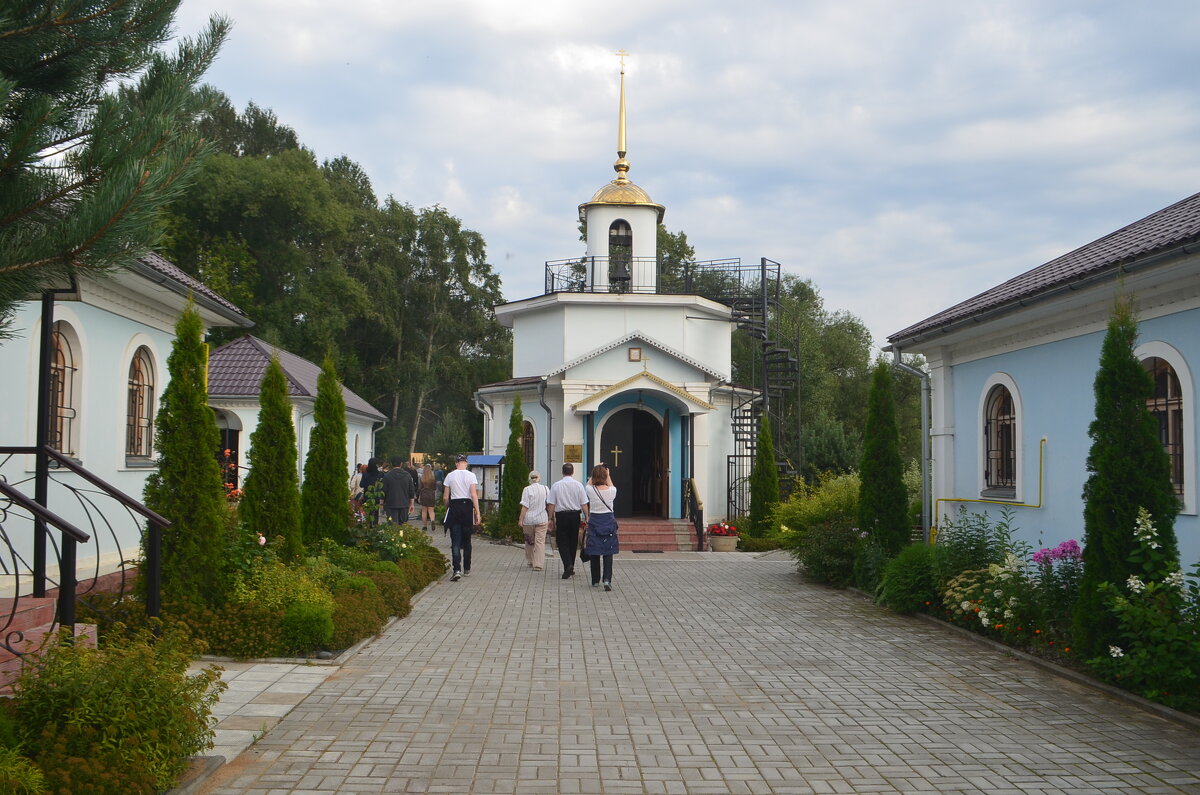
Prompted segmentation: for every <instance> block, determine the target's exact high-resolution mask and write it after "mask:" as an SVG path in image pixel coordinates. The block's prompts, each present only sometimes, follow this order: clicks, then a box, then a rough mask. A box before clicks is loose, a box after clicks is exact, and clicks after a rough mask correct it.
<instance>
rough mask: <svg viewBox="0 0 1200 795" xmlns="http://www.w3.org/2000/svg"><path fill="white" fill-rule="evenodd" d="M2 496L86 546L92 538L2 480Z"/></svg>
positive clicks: (0, 491) (0, 484) (0, 489)
mask: <svg viewBox="0 0 1200 795" xmlns="http://www.w3.org/2000/svg"><path fill="white" fill-rule="evenodd" d="M0 452H2V451H0ZM0 494H3V495H4V496H5V497H7V498H8V499H10V500H12V501H13V502H15V503H16V504H17V505H19V506H21V507H22V508H24V509H25V510H27V511H29V512H30V513H31V514H33V515H34V516H36V517H38V518H39V519H42V520H43V521H45V522H46V523H47V524H51V525H54V526H55V527H57V528H58V529H59V530H62V531H63V532H64V533H66V534H67V535H69V536H71V537H72V538H74V539H75V540H76V541H78V542H79V543H81V544H86V543H87V542H88V541H90V540H91V538H92V537H91V536H90V535H89V534H88V533H85V532H84V531H83V530H80V529H79V528H78V527H76V526H75V525H73V524H71V523H70V522H68V521H67V520H66V519H64V518H62V517H61V516H59V515H58V514H56V513H55V512H54V511H51V510H50V509H48V508H44V507H42V506H41V505H39V504H37V503H36V502H34V501H33V500H31V499H29V498H28V497H26V496H25V495H24V494H22V493H21V492H19V491H17V490H16V489H14V488H13V487H12V486H10V485H8V484H7V483H5V482H4V481H2V480H0Z"/></svg>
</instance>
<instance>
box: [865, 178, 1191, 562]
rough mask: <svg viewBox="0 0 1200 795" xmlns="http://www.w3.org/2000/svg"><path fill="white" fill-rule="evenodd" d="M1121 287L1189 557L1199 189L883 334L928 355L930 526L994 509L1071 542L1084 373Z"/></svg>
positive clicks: (1085, 443)
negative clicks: (1130, 305)
mask: <svg viewBox="0 0 1200 795" xmlns="http://www.w3.org/2000/svg"><path fill="white" fill-rule="evenodd" d="M1122 294H1126V295H1130V296H1132V297H1133V299H1134V306H1135V310H1136V312H1137V317H1138V321H1139V336H1138V343H1137V347H1136V350H1135V355H1136V356H1137V357H1138V358H1139V359H1140V360H1141V361H1142V363H1143V365H1144V366H1145V367H1146V369H1147V370H1148V371H1149V372H1150V373H1151V375H1152V376H1153V379H1154V383H1155V394H1154V397H1153V398H1152V399H1151V400H1150V401H1149V402H1148V408H1149V409H1150V411H1151V412H1152V413H1153V414H1154V415H1155V417H1156V418H1157V419H1158V421H1159V429H1160V437H1161V440H1162V443H1163V446H1164V448H1165V449H1166V450H1167V452H1168V454H1169V455H1170V457H1171V464H1172V477H1173V481H1174V484H1175V489H1176V492H1177V493H1178V495H1179V500H1180V511H1179V515H1178V517H1177V519H1176V522H1175V532H1176V535H1177V536H1178V539H1179V549H1180V555H1181V558H1182V562H1183V565H1184V567H1185V568H1190V567H1191V566H1192V565H1194V564H1196V563H1197V562H1200V518H1198V517H1197V499H1196V496H1197V495H1196V461H1197V459H1196V445H1197V437H1196V420H1197V405H1196V383H1195V373H1196V372H1197V370H1198V369H1200V194H1196V195H1194V196H1190V197H1188V198H1186V199H1183V200H1182V201H1179V202H1177V203H1175V204H1172V205H1171V206H1169V207H1166V208H1164V209H1162V210H1160V211H1158V212H1156V213H1153V214H1152V215H1149V216H1147V217H1146V218H1143V219H1141V220H1140V221H1136V222H1134V223H1132V224H1130V225H1128V226H1126V227H1124V228H1122V229H1118V230H1117V231H1115V232H1113V233H1111V234H1109V235H1106V236H1104V237H1102V238H1100V239H1099V240H1096V241H1093V242H1091V243H1088V244H1087V245H1084V246H1082V247H1080V248H1078V249H1076V250H1075V251H1072V252H1069V253H1067V254H1064V255H1062V256H1061V257H1058V258H1056V259H1054V260H1051V261H1050V262H1047V263H1045V264H1044V265H1041V266H1039V267H1037V268H1034V269H1033V270H1031V271H1028V272H1027V273H1023V274H1021V275H1019V276H1017V277H1015V278H1013V279H1010V280H1008V281H1006V282H1004V283H1003V284H1001V285H998V286H996V287H994V288H992V289H990V290H987V291H986V292H984V293H981V294H980V295H977V296H975V297H973V298H969V299H967V300H966V301H963V302H961V303H959V304H956V305H955V306H952V307H950V308H949V309H946V310H944V311H942V312H939V313H938V314H936V315H934V316H932V317H929V318H926V319H925V320H922V321H920V322H919V323H916V324H914V325H912V326H909V327H908V328H906V329H904V330H902V331H899V332H897V333H895V334H893V335H891V336H890V337H889V338H888V341H889V343H890V344H891V348H892V349H893V350H899V351H901V352H903V353H917V354H921V355H923V356H924V357H925V358H926V360H927V361H928V365H929V375H930V384H931V419H930V422H931V429H930V436H931V459H932V467H931V470H932V489H933V497H934V521H935V523H936V522H938V521H940V520H941V519H942V517H944V516H947V515H950V516H953V515H954V514H955V513H956V512H957V511H958V510H959V509H960V508H966V509H968V510H971V511H976V512H979V511H985V510H986V511H988V513H989V514H990V515H992V516H997V515H998V514H999V511H1000V510H1001V506H1005V505H1007V506H1012V510H1013V511H1014V516H1015V523H1016V525H1017V527H1018V528H1019V534H1018V535H1019V537H1020V538H1022V539H1023V540H1026V541H1028V542H1029V543H1030V544H1032V545H1034V546H1035V548H1036V547H1039V546H1054V545H1056V544H1058V543H1059V542H1061V541H1064V540H1067V539H1070V538H1074V539H1078V540H1082V537H1083V499H1082V491H1083V484H1084V482H1085V480H1086V479H1087V470H1086V461H1087V454H1088V450H1089V447H1090V444H1091V440H1090V438H1089V437H1088V434H1087V430H1088V424H1089V423H1090V422H1091V421H1092V418H1093V416H1094V405H1095V399H1094V394H1093V381H1094V379H1095V375H1096V370H1097V369H1098V366H1099V360H1100V347H1101V343H1102V341H1103V339H1104V335H1105V332H1106V326H1107V322H1108V318H1109V315H1110V312H1111V310H1112V308H1113V303H1114V300H1115V299H1116V298H1117V296H1118V295H1122ZM1130 530H1131V532H1132V528H1130Z"/></svg>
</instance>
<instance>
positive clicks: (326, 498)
mask: <svg viewBox="0 0 1200 795" xmlns="http://www.w3.org/2000/svg"><path fill="white" fill-rule="evenodd" d="M313 421H314V423H315V424H314V426H313V429H312V435H311V437H310V439H309V443H308V455H307V456H305V459H304V485H303V486H302V487H301V490H300V493H301V506H302V508H301V516H302V518H303V522H304V540H305V542H308V543H311V542H313V541H316V540H318V539H321V538H332V539H335V540H339V541H341V540H344V539H345V536H346V530H347V528H348V527H349V526H350V487H349V485H348V484H347V481H348V479H349V477H350V474H349V473H350V464H349V458H348V456H347V452H346V399H345V398H344V397H343V396H342V383H341V381H339V380H338V377H337V370H336V368H335V366H334V363H333V357H332V356H331V355H329V354H326V355H325V361H324V362H323V363H322V364H321V375H320V377H319V378H318V379H317V401H316V405H315V406H314V407H313Z"/></svg>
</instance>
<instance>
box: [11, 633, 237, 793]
mask: <svg viewBox="0 0 1200 795" xmlns="http://www.w3.org/2000/svg"><path fill="white" fill-rule="evenodd" d="M195 653H196V647H195V646H194V644H192V643H191V641H190V640H189V639H188V638H187V636H186V634H185V633H183V632H181V631H180V630H179V629H177V628H167V629H166V630H165V631H164V632H163V634H162V636H161V637H158V638H156V637H155V636H154V633H153V632H152V631H151V630H139V631H138V632H136V633H133V634H131V635H126V636H125V637H119V635H117V633H114V635H113V636H112V638H110V640H109V642H108V643H106V644H105V645H104V646H103V647H101V648H92V647H89V646H85V645H83V644H50V645H49V646H47V648H46V650H45V652H44V653H43V655H42V656H41V657H40V658H39V659H38V660H37V661H36V662H35V663H34V664H30V665H27V666H26V667H25V668H24V669H22V671H21V674H20V675H19V676H18V678H17V682H16V687H15V699H16V713H17V718H18V720H19V721H20V729H21V733H22V737H21V740H22V744H23V747H25V748H26V749H27V750H28V751H29V753H30V755H31V758H32V759H33V760H34V761H35V762H36V763H37V764H38V766H39V767H40V768H41V769H42V770H43V772H44V773H46V776H47V784H48V786H49V787H50V788H51V789H53V790H63V789H65V790H66V791H68V792H102V791H103V792H110V791H111V792H153V791H155V790H156V789H157V790H166V789H170V788H171V787H173V786H174V785H175V782H176V780H177V779H178V778H179V776H180V775H181V774H182V773H183V772H184V770H186V769H187V765H188V758H189V757H191V756H194V755H196V754H198V753H199V752H200V751H203V750H205V749H207V748H211V747H212V740H213V728H212V725H211V720H210V719H211V717H212V708H213V706H214V705H215V704H216V702H217V700H218V698H219V696H220V693H221V692H222V691H223V690H224V689H225V684H224V683H223V682H222V681H221V678H220V668H218V667H216V666H209V667H207V668H205V669H204V670H203V671H201V672H199V673H196V674H191V675H189V674H188V673H187V669H188V665H189V664H190V663H191V659H192V656H193V655H194V654H195ZM77 760H83V761H77ZM92 764H94V765H95V768H94V770H95V771H96V772H97V773H102V775H99V776H98V777H97V778H96V780H95V781H90V780H89V779H87V778H83V777H82V776H83V772H82V771H81V770H80V767H81V765H92ZM63 777H67V778H69V779H70V781H68V782H66V783H64V782H63V780H62V779H63ZM110 781H111V783H112V786H111V787H110V786H108V785H107V782H110ZM147 783H148V784H149V785H150V786H149V788H147V786H146V785H147ZM119 787H124V789H120V788H119Z"/></svg>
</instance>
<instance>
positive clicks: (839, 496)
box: [773, 473, 859, 586]
mask: <svg viewBox="0 0 1200 795" xmlns="http://www.w3.org/2000/svg"><path fill="white" fill-rule="evenodd" d="M858 488H859V483H858V476H857V475H855V474H853V473H851V474H845V475H822V476H821V478H820V479H819V480H818V481H817V483H816V484H815V485H809V484H804V485H802V486H801V487H799V488H798V489H797V490H796V491H795V492H794V493H793V494H792V496H791V497H789V498H788V500H787V501H786V502H782V503H780V504H779V505H778V506H777V507H776V508H775V512H774V517H773V518H774V523H775V524H778V525H779V526H780V528H779V532H780V539H781V541H782V544H783V548H784V549H787V550H789V551H790V552H791V553H792V556H793V557H795V558H796V561H797V563H798V564H799V566H800V568H801V569H803V570H804V572H805V573H806V574H807V575H808V576H810V577H812V578H814V579H816V580H818V581H820V582H825V583H829V584H831V585H839V586H842V585H846V584H848V583H849V582H850V581H851V579H852V576H853V571H854V556H855V550H856V549H857V546H858V543H859V537H858V535H859V534H858V529H857V527H856V526H855V522H856V519H855V517H856V515H857V510H858Z"/></svg>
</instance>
